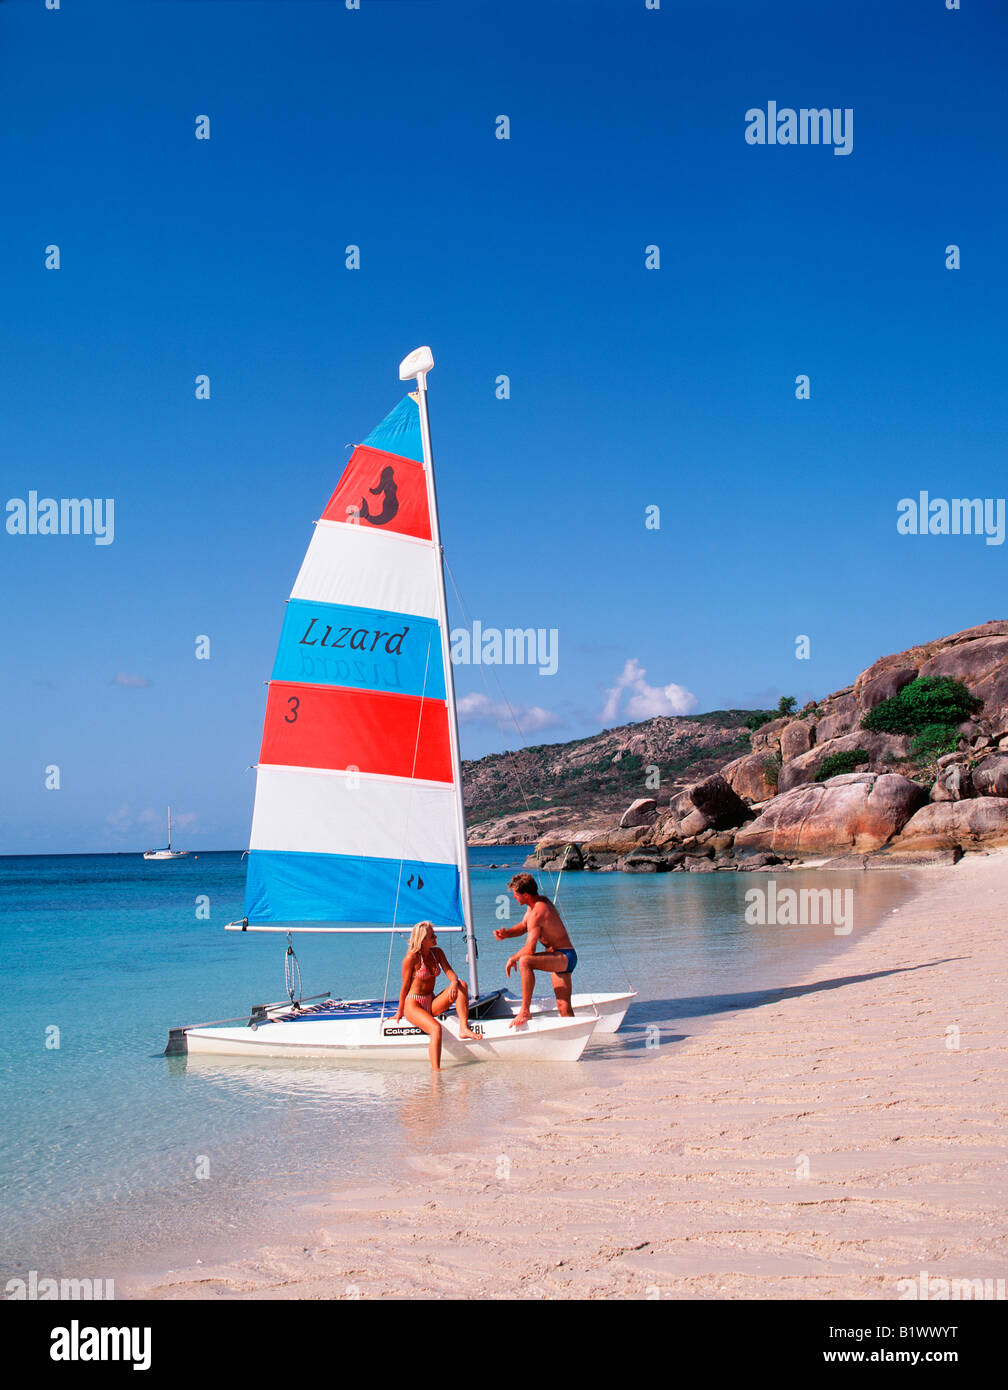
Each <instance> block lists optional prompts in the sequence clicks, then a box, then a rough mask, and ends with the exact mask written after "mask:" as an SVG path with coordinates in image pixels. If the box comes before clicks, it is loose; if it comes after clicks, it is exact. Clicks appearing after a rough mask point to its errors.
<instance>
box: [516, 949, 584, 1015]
mask: <svg viewBox="0 0 1008 1390" xmlns="http://www.w3.org/2000/svg"><path fill="white" fill-rule="evenodd" d="M566 964H567V957H566V956H565V955H564V954H563V952H562V951H561V952H558V951H541V952H540V953H539V954H538V955H534V956H519V957H518V971H519V973H520V975H521V982H522V1005H521V1009H520V1010H519V1012H518V1013H517V1014H516V1016H515V1017H514V1018H513V1019H512V1020H511V1025H510V1026H511V1027H512V1028H518V1027H520V1026H521V1024H523V1023H527V1022H528V1021H529V1008H530V1005H531V1003H532V994H533V992H534V990H535V972H536V971H537V970H548V971H550V973H551V974H553V973H554V972H555V971H557V970H558V969H560V968H562V967H563V966H565V965H566ZM557 1007H558V1008H559V996H558V997H557ZM569 1007H570V991H569V990H568V1008H569ZM560 1012H561V1013H563V1010H562V1009H560ZM571 1012H573V1010H572V1011H571ZM568 1016H569V1015H568Z"/></svg>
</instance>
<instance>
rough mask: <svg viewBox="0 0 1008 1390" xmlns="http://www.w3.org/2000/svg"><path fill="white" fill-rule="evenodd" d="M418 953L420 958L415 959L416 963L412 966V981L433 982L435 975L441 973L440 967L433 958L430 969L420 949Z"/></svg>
mask: <svg viewBox="0 0 1008 1390" xmlns="http://www.w3.org/2000/svg"><path fill="white" fill-rule="evenodd" d="M418 954H419V957H420V959H419V960H418V961H417V963H416V965H415V966H414V968H413V983H414V984H420V982H421V981H422V982H423V983H424V984H433V983H434V981H435V980H436V979H437V977H438V976H439V975H440V974H441V967H440V965H438V963H437V961H436V960H435V961H433V967H434V968H433V969H431V967H430V966H429V965H428V964H427V962H426V961H425V960H424V955H423V952H422V951H420V952H418Z"/></svg>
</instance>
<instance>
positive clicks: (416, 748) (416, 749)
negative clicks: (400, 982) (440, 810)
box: [381, 633, 432, 1020]
mask: <svg viewBox="0 0 1008 1390" xmlns="http://www.w3.org/2000/svg"><path fill="white" fill-rule="evenodd" d="M431 640H432V638H431V635H430V634H429V633H428V636H427V657H426V659H425V661H424V673H423V687H422V689H421V691H420V709H419V712H418V714H417V726H416V738H415V739H414V740H413V766H412V768H411V769H410V794H409V798H408V800H407V802H406V823H405V825H404V826H403V850H404V853H403V854H402V855H401V856H400V858H399V877H398V878H397V879H396V890H395V904H394V906H393V908H392V925H393V927H394V926H396V925H397V923H398V920H399V895H400V892H401V891H402V876H403V867H404V865H405V863H406V855H405V848H406V836H407V833H408V831H409V822H410V815H411V813H412V810H413V793H414V792H415V790H416V765H417V757H418V756H419V753H420V728H421V726H422V724H423V708H424V707H423V702H424V700H425V698H426V696H427V672H428V671H429V670H430V653H431ZM394 941H395V933H394V932H389V948H388V961H387V962H386V965H385V989H384V991H383V993H382V1012H381V1016H382V1020H384V1018H385V1001H386V999H387V998H388V984H389V976H390V975H391V974H392V943H393V942H394Z"/></svg>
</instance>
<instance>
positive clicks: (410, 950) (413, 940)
mask: <svg viewBox="0 0 1008 1390" xmlns="http://www.w3.org/2000/svg"><path fill="white" fill-rule="evenodd" d="M428 927H430V929H431V931H433V930H434V923H433V922H417V924H416V926H415V927H414V928H413V930H412V931H411V932H410V939H409V945H408V946H407V947H406V953H407V955H413V954H414V953H415V952H417V951H419V949H420V947H421V946H422V945H423V942H424V937H425V936H426V935H427V928H428Z"/></svg>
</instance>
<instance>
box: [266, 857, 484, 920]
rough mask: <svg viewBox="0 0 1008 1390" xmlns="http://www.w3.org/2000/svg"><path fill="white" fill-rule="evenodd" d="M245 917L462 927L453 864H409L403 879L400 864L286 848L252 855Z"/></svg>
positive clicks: (459, 892)
mask: <svg viewBox="0 0 1008 1390" xmlns="http://www.w3.org/2000/svg"><path fill="white" fill-rule="evenodd" d="M411 878H412V880H413V881H412V883H410V879H411ZM421 883H422V884H423V886H422V887H420V884H421ZM397 887H398V890H399V902H398V908H397V907H396V889H397ZM393 914H394V916H393ZM245 916H246V917H247V918H248V921H249V923H250V924H255V923H265V922H383V923H389V924H393V925H399V924H401V925H403V926H404V927H409V926H412V925H413V923H414V922H421V921H424V920H427V921H430V922H433V923H435V925H436V926H439V927H461V926H463V925H464V922H463V917H462V896H461V885H460V879H459V871H458V866H457V865H455V864H423V863H419V862H415V861H409V860H407V861H406V862H405V863H404V864H403V865H402V878H401V880H400V866H399V860H398V859H370V858H362V857H358V856H354V855H348V854H299V853H294V852H289V851H282V850H256V849H253V850H250V851H249V855H248V871H247V876H246V880H245Z"/></svg>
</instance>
